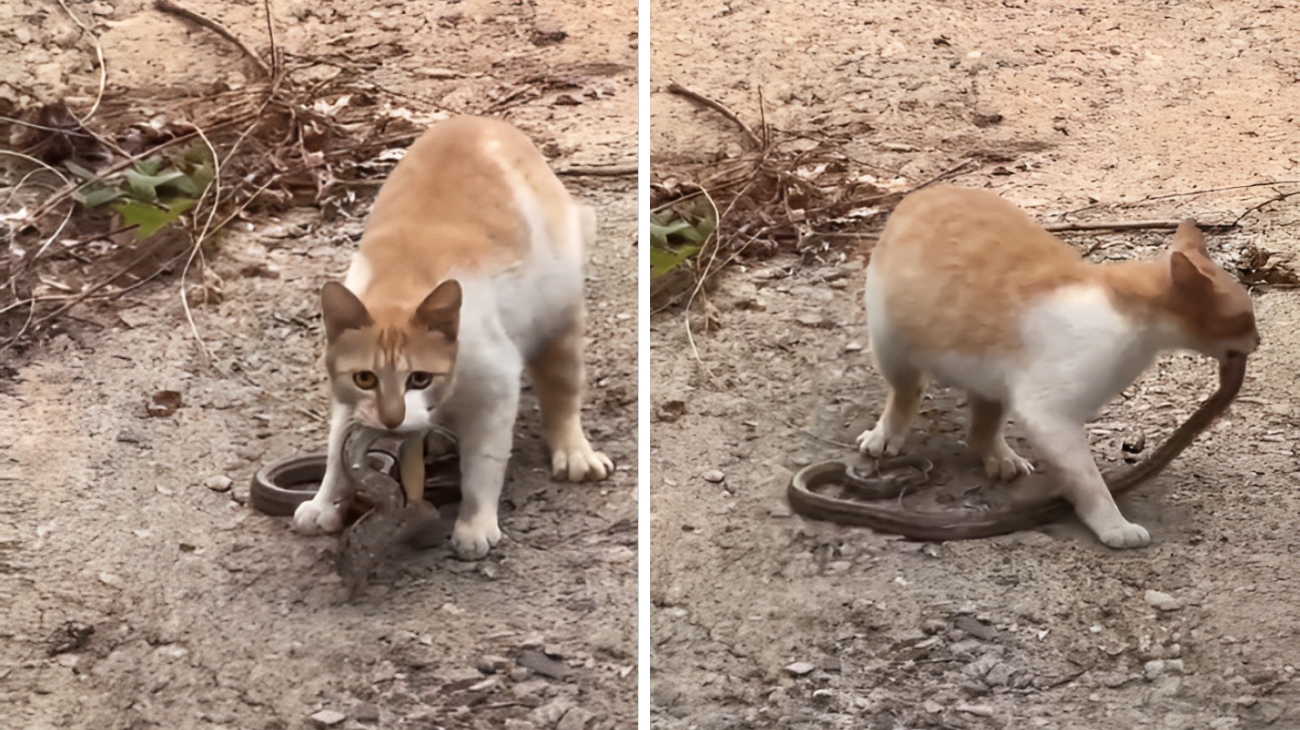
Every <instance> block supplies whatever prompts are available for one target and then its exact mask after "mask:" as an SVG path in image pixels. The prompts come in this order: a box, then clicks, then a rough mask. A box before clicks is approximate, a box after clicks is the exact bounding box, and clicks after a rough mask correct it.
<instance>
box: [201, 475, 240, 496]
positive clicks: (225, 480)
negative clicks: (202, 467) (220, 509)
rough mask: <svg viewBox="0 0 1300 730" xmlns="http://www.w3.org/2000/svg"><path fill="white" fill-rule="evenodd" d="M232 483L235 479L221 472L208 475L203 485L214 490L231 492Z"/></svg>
mask: <svg viewBox="0 0 1300 730" xmlns="http://www.w3.org/2000/svg"><path fill="white" fill-rule="evenodd" d="M232 484H234V481H232V480H231V478H230V477H228V476H224V475H221V474H218V475H217V476H214V477H208V479H207V481H205V482H203V486H205V487H207V488H208V489H211V490H212V491H214V492H229V491H230V485H232Z"/></svg>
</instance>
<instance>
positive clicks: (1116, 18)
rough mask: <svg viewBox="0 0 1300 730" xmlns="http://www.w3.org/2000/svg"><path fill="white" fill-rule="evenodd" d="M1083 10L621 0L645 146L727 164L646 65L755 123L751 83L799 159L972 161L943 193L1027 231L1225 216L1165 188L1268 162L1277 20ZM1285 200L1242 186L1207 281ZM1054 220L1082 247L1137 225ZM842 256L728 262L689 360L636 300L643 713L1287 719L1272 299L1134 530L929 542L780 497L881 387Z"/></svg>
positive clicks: (902, 167)
mask: <svg viewBox="0 0 1300 730" xmlns="http://www.w3.org/2000/svg"><path fill="white" fill-rule="evenodd" d="M1109 5H1110V7H1109V8H1106V9H1102V8H1100V7H1097V6H1096V5H1093V6H1087V7H1085V6H1083V5H1081V4H1078V3H1062V2H1056V1H1054V0H1047V1H1044V2H1037V1H1034V0H1028V1H1025V0H1000V1H996V2H995V1H992V0H987V1H986V0H964V1H963V2H957V3H910V2H893V1H892V0H891V1H886V2H877V3H842V2H831V1H825V0H813V1H812V2H806V3H800V4H799V5H798V7H797V9H796V8H795V7H794V6H793V4H790V3H780V2H775V1H774V0H730V1H727V0H705V1H704V2H689V3H687V2H680V0H652V2H651V4H650V6H651V11H652V23H653V27H654V30H655V34H654V38H653V46H652V49H651V77H652V89H651V102H652V109H651V115H652V120H651V127H652V166H653V167H654V168H655V170H656V171H657V173H659V174H664V173H666V172H673V173H678V172H680V171H682V170H689V169H691V166H692V165H695V164H698V163H701V162H704V163H709V162H711V161H712V160H714V159H716V157H717V153H719V152H720V153H721V156H722V157H724V158H725V157H736V156H738V155H740V154H742V153H743V150H744V147H743V139H742V138H741V137H740V135H739V134H738V133H737V131H736V129H735V128H734V127H733V126H732V125H731V124H730V123H729V122H727V121H726V120H725V119H723V118H721V117H720V116H718V115H717V114H716V113H714V112H712V111H709V110H705V109H702V108H700V107H698V106H696V105H694V104H691V103H690V102H688V101H686V100H684V99H682V98H680V97H678V96H675V95H671V94H669V93H666V91H665V90H664V87H665V86H666V85H667V83H668V82H669V81H670V80H673V81H677V82H679V83H681V84H684V85H686V86H688V87H690V88H692V89H695V90H697V91H700V92H702V93H704V94H705V95H707V96H710V97H712V98H714V99H717V100H719V101H721V102H722V103H724V104H726V105H727V106H728V107H730V108H731V109H733V110H735V111H736V112H737V113H738V114H740V115H741V116H742V117H743V118H745V119H746V120H748V121H749V122H750V123H751V124H752V125H755V126H757V121H758V119H759V109H758V90H759V89H760V88H761V90H762V93H763V96H764V98H765V99H766V102H767V104H766V109H765V112H766V116H767V119H768V121H769V123H771V124H773V125H774V126H775V127H776V128H778V129H781V130H783V131H785V132H787V133H788V134H787V136H786V137H785V138H786V139H789V138H790V137H793V136H798V137H801V138H802V139H801V140H800V144H803V145H804V146H803V147H801V148H800V150H801V151H808V150H813V151H816V150H821V151H823V152H833V153H837V154H840V155H842V157H843V158H844V159H847V160H849V161H850V163H849V164H850V168H851V169H856V170H857V171H858V172H860V173H861V174H864V175H865V174H871V175H873V176H875V177H876V178H878V179H881V180H894V179H896V178H903V180H902V182H903V183H904V187H906V185H915V184H919V183H921V182H924V181H926V180H928V179H930V178H932V177H934V176H936V175H938V174H940V173H943V172H944V171H946V170H950V169H952V168H954V167H956V166H957V165H959V164H960V163H962V162H963V161H965V160H972V161H973V164H972V165H971V166H970V167H968V168H966V169H965V171H964V172H963V173H962V174H960V175H958V176H957V177H956V178H955V180H954V182H956V183H958V184H962V185H969V186H980V187H988V188H992V189H994V190H997V191H999V192H1001V193H1002V194H1003V195H1005V196H1006V197H1008V198H1009V199H1011V200H1013V201H1015V202H1017V203H1018V204H1020V205H1022V206H1024V207H1026V208H1027V209H1028V210H1029V211H1030V212H1031V214H1033V215H1036V216H1038V217H1039V218H1040V219H1042V220H1053V221H1055V220H1062V219H1063V218H1062V216H1063V214H1065V213H1067V212H1070V211H1077V215H1075V216H1073V217H1072V218H1070V220H1117V219H1123V220H1134V219H1177V218H1181V217H1184V216H1194V217H1196V218H1198V219H1199V220H1201V221H1205V222H1231V221H1232V220H1233V219H1235V218H1236V217H1237V216H1238V215H1241V214H1242V213H1246V212H1247V211H1248V210H1249V209H1250V208H1251V207H1252V206H1254V205H1257V204H1259V203H1262V202H1265V201H1267V200H1268V199H1270V198H1272V197H1274V196H1275V192H1274V191H1273V189H1272V188H1270V187H1257V188H1246V189H1236V190H1229V191H1221V192H1216V193H1208V192H1207V193H1204V194H1192V195H1188V194H1186V193H1195V192H1196V191H1208V190H1210V189H1213V188H1223V187H1228V186H1240V185H1247V184H1251V183H1258V182H1261V181H1269V180H1277V181H1285V180H1295V179H1297V178H1300V170H1297V169H1296V168H1297V165H1298V164H1300V149H1298V148H1297V139H1300V129H1297V122H1298V121H1300V120H1298V119H1297V118H1296V117H1295V116H1294V115H1295V113H1296V111H1295V110H1296V109H1300V83H1297V82H1298V81H1300V52H1297V51H1296V49H1295V48H1294V45H1293V44H1287V43H1286V42H1285V39H1287V38H1291V37H1295V35H1296V34H1297V33H1298V32H1300V17H1298V16H1296V15H1295V14H1292V13H1288V12H1286V11H1284V10H1283V9H1282V8H1281V6H1277V5H1274V4H1273V3H1270V2H1249V1H1248V2H1242V3H1233V4H1227V3H1209V2H1187V3H1163V4H1158V5H1156V4H1133V3H1125V4H1118V3H1116V4H1109ZM701 29H707V32H702V31H701ZM855 165H856V166H857V167H856V168H854V167H853V166H855ZM1278 189H1279V190H1281V191H1284V192H1289V191H1294V190H1296V189H1297V188H1296V185H1294V184H1292V185H1282V186H1278ZM1084 208H1087V210H1079V209H1084ZM1297 217H1300V216H1297V210H1296V207H1295V205H1294V199H1292V200H1291V201H1284V202H1279V203H1274V204H1271V205H1266V206H1263V207H1262V208H1260V209H1259V210H1256V211H1253V212H1249V214H1248V215H1246V216H1245V217H1244V218H1242V219H1241V222H1240V226H1239V227H1238V228H1236V229H1234V230H1231V231H1230V232H1228V233H1227V234H1224V235H1216V236H1212V237H1211V239H1210V245H1211V249H1212V251H1214V255H1215V256H1216V258H1218V259H1219V260H1220V261H1222V262H1224V263H1225V265H1227V266H1229V267H1233V266H1238V265H1239V264H1240V262H1241V260H1242V258H1241V257H1242V256H1243V255H1245V254H1246V253H1247V252H1248V250H1249V247H1250V246H1252V245H1253V246H1257V247H1259V248H1260V249H1263V250H1264V251H1266V252H1273V253H1275V254H1278V255H1280V256H1281V257H1286V256H1290V255H1293V254H1295V253H1296V252H1297V250H1300V245H1298V244H1297V242H1296V240H1295V236H1294V233H1293V232H1294V231H1295V230H1296V228H1295V225H1296V223H1297ZM1067 240H1069V241H1070V242H1072V243H1075V244H1077V245H1079V246H1080V247H1081V248H1088V249H1091V250H1092V258H1093V259H1096V260H1101V259H1105V258H1128V257H1140V256H1151V255H1154V254H1155V252H1156V251H1157V250H1158V249H1159V246H1161V245H1163V243H1164V242H1165V241H1166V240H1167V234H1162V233H1159V232H1141V233H1134V234H1128V235H1124V236H1120V235H1105V236H1092V235H1082V234H1069V235H1068V237H1067ZM863 270H864V255H863V252H862V251H856V250H853V249H852V248H847V247H839V248H836V247H831V248H828V249H826V250H825V251H824V252H822V253H818V252H816V251H814V252H812V253H809V254H807V255H804V256H802V257H796V256H793V255H789V254H786V255H780V256H777V257H775V258H772V259H767V260H750V261H748V262H747V263H745V265H742V266H735V267H732V268H731V269H729V270H728V271H727V272H726V273H725V274H724V275H723V276H722V277H721V281H720V283H719V284H718V289H717V291H716V292H714V293H713V294H712V296H711V297H710V301H711V303H712V305H713V306H714V307H716V310H717V311H716V319H717V326H715V327H713V328H711V329H709V331H707V332H705V331H704V329H703V326H702V320H701V318H700V317H698V316H693V318H692V322H693V328H694V329H693V331H694V342H695V345H696V346H698V349H699V361H697V360H696V358H695V355H694V354H693V352H692V349H691V345H690V344H689V342H688V339H687V335H686V325H685V322H684V319H683V315H682V313H681V311H669V312H664V313H660V314H657V315H655V316H654V317H653V319H652V322H651V327H652V332H651V350H650V352H651V369H652V382H653V388H652V393H651V398H652V401H651V407H652V413H653V416H652V429H653V430H652V437H651V440H652V447H651V462H650V468H651V475H650V482H651V488H650V494H651V512H652V523H651V541H652V558H651V560H652V575H651V613H650V616H651V641H652V647H653V649H652V658H651V671H652V687H653V690H652V712H653V717H654V720H653V727H656V728H663V729H664V730H669V729H674V730H675V729H679V728H680V729H685V728H701V729H713V728H784V727H789V728H831V727H844V728H880V729H882V730H889V729H892V728H1037V727H1042V728H1153V729H1154V728H1188V729H1191V728H1197V729H1200V728H1215V729H1219V730H1221V729H1223V728H1257V727H1296V726H1300V690H1297V685H1296V684H1294V683H1293V676H1294V671H1295V670H1294V667H1295V666H1296V664H1297V657H1298V656H1300V633H1298V632H1300V622H1298V621H1297V619H1296V613H1295V611H1294V610H1293V606H1294V605H1295V603H1296V602H1297V600H1298V599H1300V581H1298V580H1297V578H1296V576H1297V575H1298V574H1300V572H1298V571H1297V570H1296V568H1297V558H1296V552H1297V551H1298V550H1300V540H1298V539H1297V538H1296V535H1295V530H1294V527H1293V526H1294V525H1295V524H1296V522H1297V521H1298V520H1300V499H1297V496H1296V492H1295V477H1296V472H1297V463H1296V458H1295V454H1294V453H1293V450H1292V445H1291V439H1292V438H1294V432H1295V425H1296V420H1295V419H1296V411H1295V405H1294V404H1293V397H1292V394H1291V392H1290V388H1292V387H1294V383H1295V381H1296V374H1297V361H1296V357H1295V353H1296V352H1297V351H1300V342H1297V340H1298V339H1300V335H1298V334H1297V329H1296V327H1295V322H1296V321H1297V317H1298V315H1300V301H1298V300H1297V296H1296V293H1295V292H1294V291H1293V290H1287V289H1283V288H1277V287H1258V288H1256V289H1255V290H1254V296H1255V302H1256V307H1257V314H1258V317H1259V322H1260V328H1261V331H1262V335H1263V341H1264V344H1263V346H1262V348H1261V349H1260V350H1259V352H1258V354H1257V355H1256V356H1255V357H1254V358H1253V359H1252V362H1251V364H1250V369H1249V374H1248V380H1247V382H1246V385H1245V387H1244V389H1243V391H1242V395H1241V397H1240V399H1239V401H1238V402H1237V404H1236V405H1234V406H1233V409H1232V411H1231V412H1230V414H1229V416H1228V417H1226V418H1225V419H1224V420H1223V421H1221V422H1220V423H1219V424H1217V425H1216V426H1214V427H1213V428H1212V430H1211V431H1210V432H1208V433H1206V434H1204V435H1203V436H1202V437H1201V438H1200V439H1199V440H1198V441H1197V443H1195V444H1194V445H1193V446H1192V447H1191V448H1190V449H1189V450H1188V451H1187V452H1186V453H1185V454H1184V455H1183V456H1182V457H1181V458H1180V459H1178V460H1177V461H1176V462H1175V463H1174V464H1173V465H1172V467H1171V468H1170V469H1169V470H1168V471H1166V472H1165V473H1164V474H1163V475H1162V476H1161V477H1159V478H1158V479H1157V480H1155V481H1154V482H1152V483H1149V484H1147V485H1145V486H1143V487H1142V488H1140V489H1139V490H1138V491H1137V492H1136V493H1134V494H1132V495H1131V496H1128V497H1125V498H1124V499H1122V500H1121V509H1123V510H1124V512H1125V513H1126V514H1127V515H1128V516H1129V517H1130V518H1132V519H1134V520H1135V521H1137V522H1139V523H1140V524H1143V525H1145V526H1146V527H1148V528H1149V529H1150V530H1151V533H1152V538H1153V542H1152V545H1151V546H1150V547H1148V548H1145V549H1140V550H1134V551H1127V552H1116V551H1112V550H1109V549H1106V548H1104V547H1102V546H1101V545H1100V544H1099V543H1098V542H1097V541H1096V540H1095V539H1094V538H1093V537H1091V536H1090V535H1089V534H1088V533H1087V532H1086V531H1085V530H1083V529H1082V528H1081V526H1079V525H1078V524H1077V523H1075V522H1073V521H1072V520H1071V521H1070V522H1066V523H1062V524H1059V525H1054V526H1050V527H1048V528H1045V529H1043V530H1041V531H1033V532H1025V533H1018V534H1013V535H1008V536H1004V537H999V538H993V539H986V540H979V541H970V542H958V543H943V544H932V543H919V542H908V541H903V540H899V539H895V538H891V537H889V536H885V535H879V534H874V533H873V532H871V531H869V530H865V529H849V528H840V527H837V526H833V525H827V524H820V523H814V522H810V521H805V520H803V519H801V518H798V517H792V516H790V512H789V508H788V505H787V504H786V502H785V500H784V489H785V486H786V484H787V482H788V480H789V477H790V475H791V470H793V469H797V468H798V467H799V466H801V465H805V464H808V463H810V462H812V461H816V460H821V459H827V458H838V457H842V456H845V455H846V454H847V453H849V451H850V450H851V446H850V445H851V444H852V442H853V439H854V437H855V436H856V435H857V434H858V433H859V432H860V431H861V430H862V429H864V428H866V427H868V426H870V425H871V424H872V423H874V420H875V418H876V417H877V416H878V415H879V412H880V409H881V407H882V405H883V400H884V397H883V396H884V392H883V388H882V384H881V381H880V378H879V376H878V375H877V374H876V373H875V371H874V368H873V367H872V366H871V364H870V356H869V342H868V339H867V333H866V327H865V314H864V310H863V303H862V293H861V292H862V285H863V281H864V276H863ZM1214 371H1215V367H1214V365H1213V364H1212V363H1209V362H1206V361H1202V360H1200V359H1197V358H1195V357H1192V356H1188V355H1177V356H1168V357H1165V358H1163V359H1161V360H1160V361H1159V363H1158V365H1157V366H1156V367H1154V368H1153V369H1152V371H1151V372H1150V373H1149V374H1148V375H1147V376H1145V377H1144V378H1143V379H1141V380H1140V381H1139V382H1138V383H1136V384H1135V385H1134V386H1133V387H1131V388H1129V389H1127V390H1126V391H1125V392H1124V397H1123V398H1121V399H1117V401H1116V403H1114V404H1112V405H1111V406H1110V407H1108V408H1107V409H1106V410H1105V411H1104V412H1103V413H1101V414H1100V416H1099V418H1098V420H1097V421H1095V422H1093V423H1091V424H1090V425H1089V433H1090V436H1091V438H1092V441H1093V444H1094V453H1095V454H1096V455H1097V456H1098V458H1099V459H1100V460H1102V461H1103V462H1105V463H1107V464H1111V463H1118V459H1119V458H1120V457H1121V445H1122V444H1123V443H1124V442H1125V441H1129V442H1130V443H1132V442H1133V441H1134V440H1135V439H1136V438H1137V437H1138V436H1142V437H1144V438H1145V440H1146V443H1147V444H1154V443H1155V442H1156V440H1158V439H1159V438H1160V437H1162V436H1163V435H1164V434H1166V433H1168V432H1169V431H1170V430H1171V429H1172V427H1173V426H1174V424H1175V423H1177V422H1178V421H1179V420H1180V419H1181V418H1183V417H1185V416H1186V415H1187V414H1188V413H1190V411H1191V409H1192V408H1193V407H1194V406H1195V405H1196V403H1197V402H1198V401H1199V399H1200V398H1202V397H1204V395H1206V394H1208V393H1209V392H1210V391H1211V390H1213V388H1214V385H1215V378H1214ZM930 394H931V395H930V397H929V398H928V399H927V401H926V402H925V403H924V405H923V414H924V415H923V418H922V419H921V423H920V424H919V426H920V427H921V428H929V429H933V430H939V431H942V430H948V429H952V428H957V427H960V426H962V425H964V423H965V414H964V409H962V408H959V407H958V405H959V401H958V398H957V396H956V395H954V394H953V393H951V392H948V391H945V390H943V389H931V391H930ZM710 472H714V473H710ZM717 472H720V473H721V476H722V481H721V482H717V481H716V480H717V479H718V477H719V476H720V475H719V474H718V473H717ZM706 475H707V476H708V477H709V479H706V478H705V477H706ZM1148 591H1156V592H1159V593H1163V594H1167V596H1166V597H1168V598H1169V599H1170V600H1167V601H1166V600H1164V598H1165V597H1161V596H1159V595H1150V596H1149V594H1148ZM1148 597H1150V600H1148ZM1155 604H1159V605H1160V607H1159V608H1157V607H1156V605H1155Z"/></svg>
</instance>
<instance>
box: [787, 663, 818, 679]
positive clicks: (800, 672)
mask: <svg viewBox="0 0 1300 730" xmlns="http://www.w3.org/2000/svg"><path fill="white" fill-rule="evenodd" d="M816 668H817V665H816V664H812V663H811V662H795V663H793V664H787V665H785V671H787V672H789V673H790V674H792V675H794V676H796V677H802V676H804V675H805V674H810V673H811V672H812V671H813V670H814V669H816Z"/></svg>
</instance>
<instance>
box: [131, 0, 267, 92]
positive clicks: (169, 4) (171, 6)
mask: <svg viewBox="0 0 1300 730" xmlns="http://www.w3.org/2000/svg"><path fill="white" fill-rule="evenodd" d="M153 6H154V7H155V8H157V9H158V10H161V11H162V12H164V13H171V14H172V15H175V16H178V17H181V18H184V19H185V20H188V21H190V22H191V23H196V24H198V25H201V26H203V27H204V28H207V29H208V30H210V31H212V32H213V33H216V34H217V35H219V36H221V37H222V38H225V39H226V40H228V41H230V42H231V43H234V44H235V45H236V46H238V47H239V50H241V51H243V52H244V55H246V56H248V57H249V58H251V59H252V60H253V63H255V64H257V68H258V69H260V70H261V72H262V75H264V76H266V77H267V78H272V77H273V76H274V74H272V73H271V68H270V67H269V66H267V65H266V61H263V60H262V57H261V56H259V55H257V54H256V53H254V52H253V49H251V48H249V47H248V46H247V45H246V44H245V43H244V42H243V41H242V40H240V39H239V36H237V35H235V34H234V33H231V32H230V31H229V30H226V27H225V26H224V25H222V24H220V23H218V22H217V21H215V20H213V19H211V18H208V17H206V16H203V15H200V14H198V13H196V12H194V11H193V10H190V9H189V8H186V7H182V6H181V5H178V4H176V3H175V2H173V0H154V3H153ZM266 23H267V27H268V28H270V25H271V18H270V12H269V9H268V13H267V20H266ZM271 39H272V43H274V42H275V36H274V32H273V33H272V36H271Z"/></svg>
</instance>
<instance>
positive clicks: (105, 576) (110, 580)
mask: <svg viewBox="0 0 1300 730" xmlns="http://www.w3.org/2000/svg"><path fill="white" fill-rule="evenodd" d="M99 582H100V583H103V584H104V585H106V586H109V587H111V588H124V587H126V582H125V581H123V580H122V579H121V578H120V577H119V576H117V575H114V574H113V573H100V574H99Z"/></svg>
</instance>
